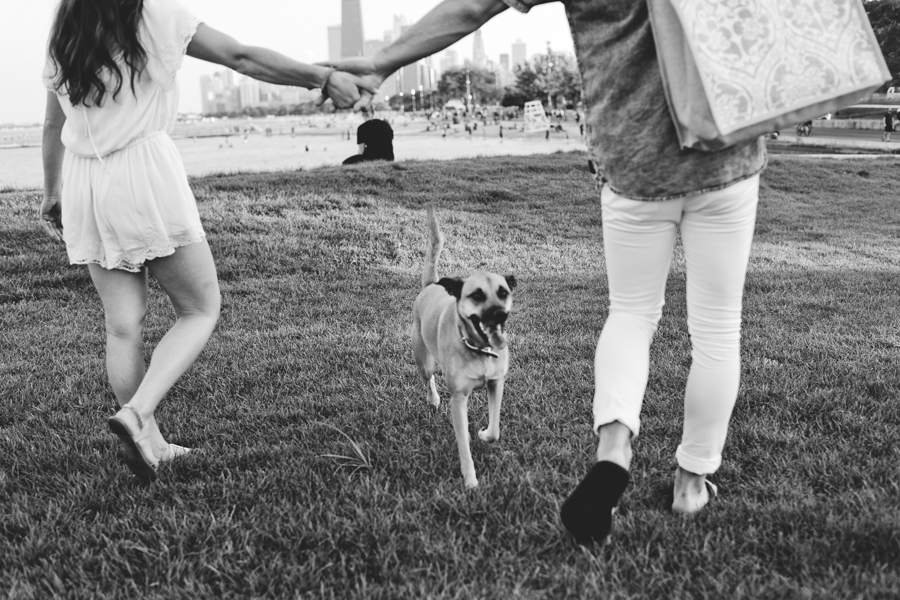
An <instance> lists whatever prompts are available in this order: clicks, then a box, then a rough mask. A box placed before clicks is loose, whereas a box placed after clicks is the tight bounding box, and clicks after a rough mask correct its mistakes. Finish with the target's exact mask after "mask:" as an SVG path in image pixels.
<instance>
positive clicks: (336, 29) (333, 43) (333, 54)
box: [328, 25, 343, 60]
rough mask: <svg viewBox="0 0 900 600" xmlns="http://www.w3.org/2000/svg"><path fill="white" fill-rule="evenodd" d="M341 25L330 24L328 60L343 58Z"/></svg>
mask: <svg viewBox="0 0 900 600" xmlns="http://www.w3.org/2000/svg"><path fill="white" fill-rule="evenodd" d="M341 27H342V26H341V25H329V26H328V60H341V58H343V57H342V56H341Z"/></svg>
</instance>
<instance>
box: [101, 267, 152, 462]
mask: <svg viewBox="0 0 900 600" xmlns="http://www.w3.org/2000/svg"><path fill="white" fill-rule="evenodd" d="M88 271H89V272H90V274H91V280H92V281H93V282H94V287H95V288H96V289H97V293H98V294H99V295H100V300H101V302H102V303H103V312H104V317H105V321H106V372H107V376H108V377H109V384H110V386H111V387H112V389H113V393H114V394H115V395H116V400H117V401H118V403H119V406H124V405H125V404H127V403H128V401H129V400H131V398H132V396H134V392H135V391H136V390H137V389H138V387H139V386H140V385H141V381H143V379H144V374H145V372H146V365H145V364H144V339H143V334H144V320H145V317H146V314H147V273H146V271H141V272H140V273H129V272H128V271H122V270H118V269H109V270H108V269H104V268H103V267H101V266H100V265H95V264H91V265H88ZM146 421H147V426H148V427H149V430H150V444H151V446H152V448H153V453H154V454H155V455H156V456H157V457H162V456H165V455H167V454H168V452H169V450H168V446H169V444H168V443H167V442H166V440H165V438H164V437H163V435H162V433H161V432H160V431H159V426H158V425H157V423H156V419H155V418H154V417H153V416H152V415H151V416H150V417H148V418H147V420H146Z"/></svg>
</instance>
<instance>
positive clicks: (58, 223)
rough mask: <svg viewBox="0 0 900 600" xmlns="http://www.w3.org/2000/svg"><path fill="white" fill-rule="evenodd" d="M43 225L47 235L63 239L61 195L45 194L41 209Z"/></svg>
mask: <svg viewBox="0 0 900 600" xmlns="http://www.w3.org/2000/svg"><path fill="white" fill-rule="evenodd" d="M40 218H41V227H43V229H44V231H45V232H47V235H49V236H50V237H52V238H53V239H55V240H59V241H60V242H61V241H63V225H62V211H61V207H60V200H59V196H44V201H43V202H41V210H40Z"/></svg>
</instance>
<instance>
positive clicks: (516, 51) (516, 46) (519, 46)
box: [512, 40, 528, 67]
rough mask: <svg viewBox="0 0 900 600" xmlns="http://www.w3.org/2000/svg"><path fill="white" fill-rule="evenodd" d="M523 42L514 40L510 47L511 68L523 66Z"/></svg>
mask: <svg viewBox="0 0 900 600" xmlns="http://www.w3.org/2000/svg"><path fill="white" fill-rule="evenodd" d="M526 60H528V59H527V58H526V57H525V42H523V41H522V40H516V41H515V42H514V43H513V45H512V66H513V67H515V66H516V65H522V64H525V61H526Z"/></svg>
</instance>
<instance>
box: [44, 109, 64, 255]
mask: <svg viewBox="0 0 900 600" xmlns="http://www.w3.org/2000/svg"><path fill="white" fill-rule="evenodd" d="M65 123H66V114H65V113H64V112H63V110H62V106H60V105H59V98H58V97H57V96H56V94H54V93H53V92H49V91H48V92H47V109H46V112H45V114H44V131H43V143H42V144H41V158H42V160H43V164H44V200H43V202H41V209H40V217H41V226H42V227H43V228H44V230H45V231H46V232H47V233H48V234H50V235H51V236H52V237H54V238H56V239H58V240H62V239H63V235H62V234H63V227H62V215H61V211H60V200H61V195H62V163H63V155H64V154H65V147H64V146H63V143H62V138H61V136H62V128H63V125H65Z"/></svg>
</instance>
